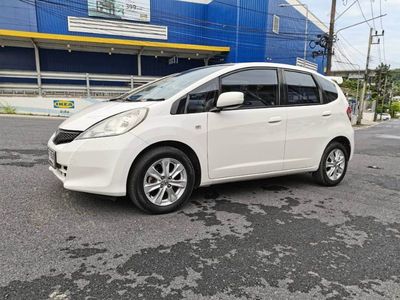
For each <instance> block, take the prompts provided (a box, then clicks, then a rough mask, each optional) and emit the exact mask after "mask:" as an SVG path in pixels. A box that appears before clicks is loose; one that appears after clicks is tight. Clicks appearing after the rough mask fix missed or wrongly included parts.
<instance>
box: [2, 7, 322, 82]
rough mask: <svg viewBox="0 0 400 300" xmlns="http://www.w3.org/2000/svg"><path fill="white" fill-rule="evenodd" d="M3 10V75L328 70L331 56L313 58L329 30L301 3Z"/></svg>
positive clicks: (151, 74) (159, 74)
mask: <svg viewBox="0 0 400 300" xmlns="http://www.w3.org/2000/svg"><path fill="white" fill-rule="evenodd" d="M0 5H1V9H0V45H1V48H0V71H1V70H3V71H4V70H19V71H41V72H75V73H96V74H121V75H139V76H162V75H166V74H171V73H174V72H178V71H182V70H186V69H189V68H193V67H198V66H203V65H205V64H216V63H229V62H252V61H265V62H279V63H287V64H296V61H298V59H299V58H301V59H304V58H305V59H306V60H307V61H308V62H310V63H311V64H315V66H316V68H317V69H318V71H319V72H323V70H324V59H323V57H321V56H319V57H315V58H314V57H313V56H312V51H316V50H320V49H319V48H318V46H317V47H314V48H313V49H311V47H310V45H312V41H315V40H316V39H317V38H318V35H321V34H324V33H325V32H326V31H327V28H326V27H325V25H324V24H322V23H321V22H320V21H319V20H318V19H317V18H316V17H315V16H314V15H313V14H312V13H311V12H309V11H307V10H308V8H306V7H305V6H303V5H301V3H300V2H298V1H297V0H286V1H285V0H69V1H64V0H2V1H1V4H0ZM306 27H307V34H306ZM310 42H311V43H310ZM314 46H315V45H314ZM44 80H45V79H44Z"/></svg>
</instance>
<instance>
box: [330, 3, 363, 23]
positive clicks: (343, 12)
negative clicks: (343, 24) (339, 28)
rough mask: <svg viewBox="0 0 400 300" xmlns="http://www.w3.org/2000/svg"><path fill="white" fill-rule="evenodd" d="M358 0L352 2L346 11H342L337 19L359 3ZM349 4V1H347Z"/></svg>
mask: <svg viewBox="0 0 400 300" xmlns="http://www.w3.org/2000/svg"><path fill="white" fill-rule="evenodd" d="M357 1H358V0H355V1H354V2H353V3H352V4H350V5H349V6H348V7H347V8H346V9H345V10H344V11H342V12H341V13H340V14H339V15H338V16H337V17H336V19H335V21H337V20H338V19H339V18H340V17H341V16H343V15H344V14H345V13H346V12H347V11H348V10H349V9H350V8H352V6H353V5H354V4H356V3H357ZM346 4H347V3H346ZM343 5H344V4H343Z"/></svg>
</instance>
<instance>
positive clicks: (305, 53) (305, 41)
mask: <svg viewBox="0 0 400 300" xmlns="http://www.w3.org/2000/svg"><path fill="white" fill-rule="evenodd" d="M294 6H302V7H304V8H305V9H306V28H305V38H304V53H303V58H304V60H307V42H308V15H309V9H308V5H307V4H303V3H299V4H279V7H294Z"/></svg>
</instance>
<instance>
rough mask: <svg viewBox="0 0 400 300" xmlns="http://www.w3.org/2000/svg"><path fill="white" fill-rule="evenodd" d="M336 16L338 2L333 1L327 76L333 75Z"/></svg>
mask: <svg viewBox="0 0 400 300" xmlns="http://www.w3.org/2000/svg"><path fill="white" fill-rule="evenodd" d="M335 16H336V0H332V6H331V20H330V22H329V35H328V45H327V46H328V57H327V63H326V74H328V75H331V71H332V56H333V41H334V34H335Z"/></svg>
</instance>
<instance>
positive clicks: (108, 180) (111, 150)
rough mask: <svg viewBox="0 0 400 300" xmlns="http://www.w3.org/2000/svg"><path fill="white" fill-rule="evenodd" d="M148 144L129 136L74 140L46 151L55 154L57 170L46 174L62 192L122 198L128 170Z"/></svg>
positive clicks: (49, 145) (53, 145)
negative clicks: (61, 187)
mask: <svg viewBox="0 0 400 300" xmlns="http://www.w3.org/2000/svg"><path fill="white" fill-rule="evenodd" d="M146 146H147V144H146V143H145V142H144V141H142V140H141V139H140V138H138V137H136V136H134V135H133V134H132V133H126V134H123V135H119V136H114V137H104V138H94V139H84V140H74V141H72V142H70V143H66V144H59V145H55V144H54V143H53V137H51V138H50V140H49V142H48V147H49V148H51V149H53V150H54V151H56V160H57V162H56V163H57V164H56V168H53V167H51V166H50V167H49V170H50V171H52V172H53V173H54V175H56V177H57V178H58V179H60V180H61V181H62V182H63V185H64V188H66V189H69V190H73V191H80V192H87V193H94V194H101V195H108V196H125V195H126V183H127V179H128V175H129V170H130V167H131V165H132V163H133V161H134V159H135V158H136V157H137V155H138V154H139V153H140V152H141V151H142V150H143V149H145V148H146Z"/></svg>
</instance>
